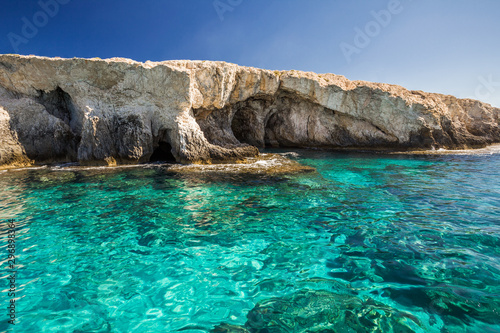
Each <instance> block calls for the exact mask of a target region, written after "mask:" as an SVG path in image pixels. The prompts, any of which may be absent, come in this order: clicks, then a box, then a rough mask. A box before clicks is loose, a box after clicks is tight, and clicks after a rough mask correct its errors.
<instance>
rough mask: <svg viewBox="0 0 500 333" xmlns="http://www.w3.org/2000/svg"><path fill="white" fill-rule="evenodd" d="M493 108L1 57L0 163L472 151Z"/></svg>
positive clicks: (222, 73) (205, 68)
mask: <svg viewBox="0 0 500 333" xmlns="http://www.w3.org/2000/svg"><path fill="white" fill-rule="evenodd" d="M499 122H500V109H498V108H494V107H492V106H490V105H489V104H485V103H482V102H479V101H475V100H469V99H458V98H455V97H452V96H445V95H440V94H431V93H424V92H421V91H409V90H406V89H404V88H402V87H399V86H395V85H388V84H378V83H369V82H362V81H349V80H347V79H346V78H344V77H343V76H338V75H333V74H315V73H305V72H298V71H293V70H292V71H269V70H262V69H256V68H249V67H241V66H237V65H234V64H228V63H223V62H208V61H207V62H205V61H165V62H149V61H148V62H146V63H140V62H135V61H132V60H128V59H121V58H112V59H107V60H101V59H95V58H94V59H77V58H75V59H61V58H45V57H35V56H18V55H0V165H2V166H4V167H5V166H9V165H11V166H20V165H29V164H32V163H52V162H69V161H78V162H80V163H81V164H94V165H95V164H108V165H109V164H116V163H117V164H129V163H138V162H147V161H155V160H171V161H174V160H176V161H178V162H181V163H204V162H218V161H228V160H237V159H240V158H242V157H248V156H255V155H257V154H258V149H257V148H256V147H269V146H272V147H328V148H349V147H353V148H373V149H384V148H391V149H432V148H441V147H443V148H449V149H455V148H474V147H482V146H485V145H487V144H490V143H493V142H500V127H499Z"/></svg>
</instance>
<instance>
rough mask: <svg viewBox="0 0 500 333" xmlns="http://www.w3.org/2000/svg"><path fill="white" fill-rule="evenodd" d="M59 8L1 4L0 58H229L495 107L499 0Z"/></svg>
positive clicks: (27, 1)
mask: <svg viewBox="0 0 500 333" xmlns="http://www.w3.org/2000/svg"><path fill="white" fill-rule="evenodd" d="M53 1H59V2H60V3H65V4H59V8H57V10H56V8H55V7H54V6H53V5H51V6H48V5H47V6H41V5H40V3H39V1H31V0H1V5H2V6H1V8H2V11H1V13H0V37H1V38H0V53H19V54H36V55H43V56H60V57H89V58H90V57H101V58H109V57H115V56H119V57H126V58H132V59H134V60H138V61H146V60H153V61H160V60H170V59H199V60H222V61H228V62H233V63H237V64H240V65H246V66H255V67H261V68H268V69H297V70H305V71H315V72H320V73H325V72H329V73H335V74H341V75H345V76H346V77H347V78H349V79H359V80H367V81H375V82H386V83H394V84H399V85H402V86H405V87H407V88H409V89H416V90H425V91H430V92H441V93H447V94H453V95H456V96H459V97H470V98H477V99H481V100H483V101H486V102H489V103H491V104H493V105H495V106H500V42H499V41H500V1H499V0H475V1H473V0H469V1H465V0H442V1H439V0H400V4H399V5H397V0H380V1H379V0H371V1H361V0H359V1H346V0H330V1H327V0H323V1H322V0H316V1H311V0H307V1H306V0H281V1H278V0H216V1H214V0H197V1H196V0H176V1H171V0H141V1H132V0H120V1H106V0H41V3H47V4H49V3H51V2H53ZM42 7H46V8H48V9H45V12H44V11H43V10H44V9H43V8H42ZM389 9H390V10H391V11H392V13H391V12H390V11H389ZM382 10H385V11H386V12H385V13H386V14H387V12H389V13H390V16H387V15H382V16H381V17H379V21H377V20H376V19H375V17H374V16H373V12H376V13H380V11H382ZM46 13H49V14H51V15H48V14H46ZM26 22H28V24H27V23H26ZM30 24H31V25H33V26H32V27H34V28H35V29H36V31H34V30H33V29H31V30H30V29H29V27H26V26H27V25H30ZM360 31H361V33H360ZM367 32H368V35H365V34H366V33H367ZM362 35H365V36H362ZM360 36H361V37H360ZM341 46H342V47H341ZM346 54H347V56H346Z"/></svg>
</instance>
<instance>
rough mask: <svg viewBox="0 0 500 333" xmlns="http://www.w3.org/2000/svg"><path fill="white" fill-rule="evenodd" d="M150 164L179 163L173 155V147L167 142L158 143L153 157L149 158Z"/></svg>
mask: <svg viewBox="0 0 500 333" xmlns="http://www.w3.org/2000/svg"><path fill="white" fill-rule="evenodd" d="M149 161H150V162H167V163H175V162H177V161H176V159H175V157H174V154H172V146H171V145H170V144H169V143H168V142H165V141H160V142H158V147H156V149H155V150H154V151H153V155H151V157H150V158H149Z"/></svg>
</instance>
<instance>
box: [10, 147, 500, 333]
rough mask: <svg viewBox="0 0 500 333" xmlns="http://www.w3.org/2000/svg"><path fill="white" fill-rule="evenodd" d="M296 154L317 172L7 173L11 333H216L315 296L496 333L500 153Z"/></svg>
mask: <svg viewBox="0 0 500 333" xmlns="http://www.w3.org/2000/svg"><path fill="white" fill-rule="evenodd" d="M296 152H297V154H291V155H292V156H295V157H294V158H296V159H297V160H298V161H300V162H301V163H303V164H307V165H310V166H313V167H315V168H316V169H317V172H315V173H306V174H301V175H293V176H274V177H273V176H264V175H253V176H252V175H244V174H241V175H237V174H229V175H214V174H203V173H199V174H184V175H183V174H178V173H172V172H169V171H168V170H166V169H165V168H163V167H161V166H149V167H137V168H117V169H106V168H95V169H88V170H81V169H75V168H69V169H65V168H42V169H30V170H17V171H13V170H11V171H6V172H2V173H0V191H1V198H0V202H1V207H0V217H1V218H2V219H3V220H5V219H7V218H13V219H15V220H16V225H17V238H16V246H17V248H16V256H17V261H16V265H17V269H18V273H17V280H16V283H17V290H16V291H17V295H16V296H18V297H19V298H18V299H17V301H16V314H17V318H16V325H15V331H16V332H176V331H181V332H208V331H209V330H211V329H212V328H213V327H214V326H216V325H218V324H220V323H222V322H226V323H231V324H235V325H244V324H245V322H246V321H247V318H246V316H247V314H248V313H249V311H251V310H252V309H253V308H254V307H255V305H256V303H257V302H259V301H263V300H267V299H270V298H273V297H284V296H287V295H291V294H293V293H296V292H298V291H300V290H303V289H305V288H307V289H313V290H326V291H331V292H334V293H337V294H349V295H353V296H354V297H356V298H359V299H360V300H366V299H368V298H370V299H372V300H374V301H376V302H377V303H378V304H383V305H386V306H387V307H388V308H390V309H397V310H398V311H403V312H405V313H407V314H411V316H412V317H411V318H414V319H413V320H406V321H405V325H406V326H407V327H408V329H409V330H410V329H411V330H413V331H416V332H500V324H499V323H500V260H499V259H500V168H499V166H500V155H499V154H486V155H445V156H438V155H432V156H421V155H414V156H409V155H374V154H359V153H332V152H321V151H307V150H297V151H296ZM0 231H1V233H2V243H1V248H0V251H1V253H2V258H5V257H6V255H4V254H6V253H7V242H6V238H5V236H6V234H7V225H6V224H5V223H2V226H1V230H0ZM2 260H4V259H2ZM5 265H6V262H2V269H3V270H2V274H1V279H2V280H3V281H4V282H5V283H3V282H2V284H3V285H4V286H5V285H7V275H8V274H6V273H5V272H6V270H5V269H4V267H5ZM1 299H2V306H1V308H3V309H5V308H6V305H7V302H8V297H7V291H6V290H3V291H2V298H1ZM3 311H4V312H5V315H2V316H1V318H2V320H1V322H0V331H4V330H8V329H11V328H12V327H11V326H10V325H9V324H7V315H6V312H7V310H3Z"/></svg>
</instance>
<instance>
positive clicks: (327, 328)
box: [245, 289, 420, 333]
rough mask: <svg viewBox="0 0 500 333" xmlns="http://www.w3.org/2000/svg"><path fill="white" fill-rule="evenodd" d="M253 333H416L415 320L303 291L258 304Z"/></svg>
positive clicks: (344, 297)
mask: <svg viewBox="0 0 500 333" xmlns="http://www.w3.org/2000/svg"><path fill="white" fill-rule="evenodd" d="M247 319H248V320H247V322H246V324H245V328H247V329H248V331H250V332H252V333H264V332H266V333H281V332H294V333H306V332H323V333H327V332H414V330H413V329H412V328H411V326H413V327H417V328H418V327H419V324H420V323H419V321H418V319H417V318H416V317H414V316H412V315H410V314H408V313H405V312H402V311H398V310H396V309H393V308H391V307H389V306H386V305H383V304H380V303H377V302H375V301H374V300H372V299H365V300H362V299H360V298H358V297H356V296H354V295H349V294H336V293H332V292H329V291H325V290H311V289H303V290H300V291H299V292H296V293H294V294H292V295H288V296H284V297H278V298H272V299H269V300H265V301H262V302H259V303H258V304H257V305H256V306H255V307H254V308H253V309H252V310H251V311H250V312H249V313H248V316H247Z"/></svg>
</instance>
